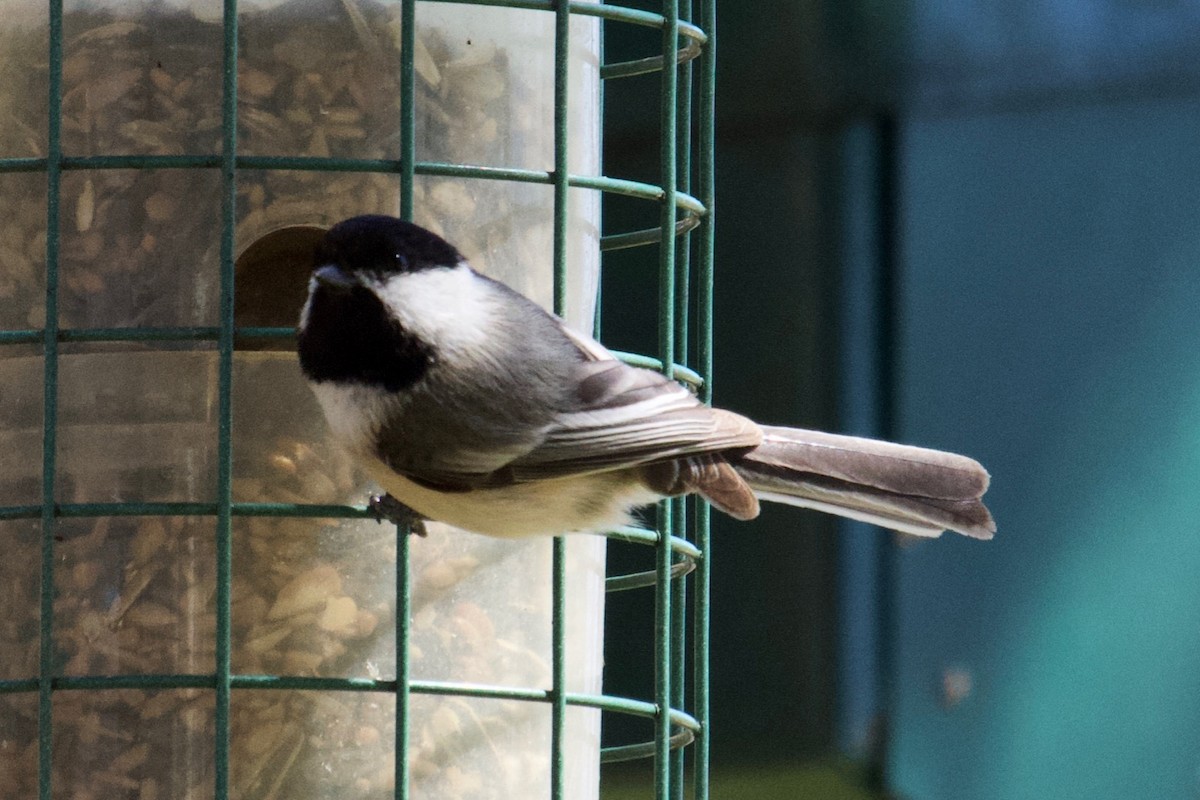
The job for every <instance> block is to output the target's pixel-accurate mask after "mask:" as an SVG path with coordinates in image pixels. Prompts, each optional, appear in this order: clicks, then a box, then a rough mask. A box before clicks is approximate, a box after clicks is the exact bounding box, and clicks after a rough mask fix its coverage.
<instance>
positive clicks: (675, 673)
mask: <svg viewBox="0 0 1200 800" xmlns="http://www.w3.org/2000/svg"><path fill="white" fill-rule="evenodd" d="M679 14H680V16H681V18H683V19H685V20H688V21H690V20H691V17H692V2H691V0H679ZM671 63H672V64H673V63H674V62H671ZM671 68H672V67H671V66H668V65H667V64H664V69H671ZM676 69H677V70H678V75H677V78H676V87H675V117H676V119H675V126H676V127H675V164H676V170H677V173H676V184H675V185H676V187H677V188H678V189H679V190H680V191H682V192H688V191H691V168H692V164H691V149H692V130H691V119H692V117H691V102H692V92H691V75H692V67H691V63H690V62H688V63H685V64H683V65H681V66H679V67H678V68H676ZM689 241H690V237H689V236H684V237H682V238H681V239H680V240H679V241H678V243H677V244H676V246H675V355H674V361H675V363H677V364H686V363H687V362H688V350H689V347H688V325H689V313H688V312H689V308H688V306H689V284H690V282H691V265H690V257H691V248H690V247H689ZM672 503H673V504H674V506H675V510H674V512H673V515H672V518H671V523H672V526H671V533H672V534H673V535H674V536H678V537H686V536H687V524H688V519H687V509H688V505H689V504H688V502H687V498H683V497H680V498H678V499H676V500H673V501H672ZM673 595H674V596H673V598H672V601H671V602H672V608H673V610H672V613H671V627H672V628H673V631H672V636H671V638H672V643H671V650H672V653H673V658H674V660H673V663H672V665H671V704H672V705H673V706H674V707H675V708H683V707H684V703H685V692H686V682H685V680H684V675H685V671H684V670H685V667H686V645H687V582H686V581H684V580H678V581H675V585H674V592H673ZM685 757H686V751H685V750H684V749H683V748H679V749H678V750H676V751H675V752H674V753H673V754H672V755H671V762H672V763H671V789H672V791H673V792H674V796H675V797H676V798H678V800H682V798H683V790H684V780H683V776H684V761H685Z"/></svg>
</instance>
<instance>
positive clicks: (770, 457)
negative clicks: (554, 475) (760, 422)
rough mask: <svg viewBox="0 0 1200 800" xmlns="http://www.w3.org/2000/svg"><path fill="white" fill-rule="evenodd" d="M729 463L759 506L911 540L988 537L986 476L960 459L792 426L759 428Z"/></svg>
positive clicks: (990, 522) (991, 530)
mask: <svg viewBox="0 0 1200 800" xmlns="http://www.w3.org/2000/svg"><path fill="white" fill-rule="evenodd" d="M729 461H730V463H731V464H732V465H733V467H734V468H735V469H736V470H737V472H738V474H739V475H740V476H741V477H742V478H743V479H744V480H745V481H746V482H747V483H748V484H750V487H751V488H752V489H753V490H754V493H755V494H757V495H758V496H759V497H760V498H762V499H763V500H771V501H774V502H779V503H787V504H788V505H794V506H802V507H804V508H814V509H817V510H819V511H824V512H828V513H832V514H837V515H840V516H843V517H849V518H851V519H857V520H862V521H865V522H871V523H874V524H876V525H881V526H883V527H885V528H890V529H892V530H897V531H903V532H905V533H911V534H915V535H918V536H940V535H941V534H942V532H943V531H946V530H951V531H956V532H958V533H961V534H963V535H965V536H971V537H974V538H976V539H990V538H992V535H993V534H994V533H995V532H996V524H995V522H994V521H993V520H992V515H991V514H990V513H989V512H988V510H987V508H986V507H985V506H984V505H983V502H982V501H981V499H980V498H981V497H982V496H983V493H984V492H985V491H987V487H988V480H989V476H988V473H987V470H985V469H984V468H983V466H982V465H980V464H979V462H977V461H975V460H974V459H970V458H967V457H966V456H960V455H955V454H954V453H946V452H942V451H940V450H928V449H925V448H921V447H912V446H909V445H902V444H893V443H891V442H881V441H877V440H874V439H863V438H860V437H856V436H840V435H838V434H831V433H822V432H820V431H809V430H801V429H798V428H776V427H763V442H762V444H761V445H759V446H758V447H757V448H755V449H754V450H751V451H748V452H746V453H743V454H741V455H739V456H736V457H730V459H729Z"/></svg>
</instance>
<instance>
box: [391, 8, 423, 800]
mask: <svg viewBox="0 0 1200 800" xmlns="http://www.w3.org/2000/svg"><path fill="white" fill-rule="evenodd" d="M400 37H401V40H400V218H401V219H405V220H412V218H413V183H414V180H415V170H416V161H417V144H416V142H417V121H416V120H417V115H416V81H417V77H416V76H417V73H416V68H415V65H414V60H413V52H414V50H415V49H416V38H417V4H416V0H401V4H400ZM411 534H412V528H411V525H410V524H398V525H396V688H395V692H394V697H395V703H396V711H395V719H396V721H395V726H396V733H395V737H396V738H395V744H394V746H395V750H394V752H395V758H394V761H393V767H392V769H393V774H394V778H393V782H394V784H395V791H394V794H395V798H396V800H408V798H409V795H410V793H411V792H410V790H411V783H412V781H411V777H412V776H411V775H410V774H409V769H408V761H409V732H410V730H411V727H412V726H411V718H412V714H411V703H410V702H409V701H410V698H411V693H412V662H411V653H410V647H409V642H410V640H411V638H412V610H411V604H412V574H411V571H410V565H409V559H410V543H411V538H412V537H411Z"/></svg>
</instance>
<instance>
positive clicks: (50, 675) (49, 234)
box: [38, 0, 63, 800]
mask: <svg viewBox="0 0 1200 800" xmlns="http://www.w3.org/2000/svg"><path fill="white" fill-rule="evenodd" d="M49 32H50V52H49V58H50V76H49V82H50V90H49V96H48V101H49V102H48V104H47V112H48V114H49V119H48V120H47V145H46V151H47V159H46V321H45V323H44V325H45V328H44V330H43V333H42V356H43V362H42V367H43V370H44V373H43V380H42V391H43V392H44V394H43V397H42V543H41V544H42V552H41V556H42V563H41V580H42V585H41V587H40V589H41V592H40V597H39V613H40V620H39V621H40V629H41V630H40V640H39V653H38V660H39V665H38V798H39V800H50V796H51V792H50V789H51V786H50V783H51V774H52V766H53V759H54V748H53V744H52V743H53V740H54V737H53V730H52V725H53V722H52V720H53V716H54V713H53V711H54V706H53V691H54V523H55V520H54V495H55V472H56V469H57V466H56V455H57V447H58V445H57V438H58V436H57V434H58V266H59V264H58V260H59V217H60V214H59V209H60V202H59V201H60V197H61V188H62V185H61V184H62V63H63V7H62V0H50V26H49Z"/></svg>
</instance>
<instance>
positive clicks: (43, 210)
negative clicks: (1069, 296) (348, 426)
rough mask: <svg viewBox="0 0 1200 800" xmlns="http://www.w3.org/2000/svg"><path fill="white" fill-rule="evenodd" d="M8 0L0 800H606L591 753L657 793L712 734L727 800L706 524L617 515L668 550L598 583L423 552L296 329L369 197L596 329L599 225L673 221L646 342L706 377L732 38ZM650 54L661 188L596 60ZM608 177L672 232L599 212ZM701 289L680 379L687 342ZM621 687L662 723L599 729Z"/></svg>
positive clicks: (2, 48)
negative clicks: (330, 244)
mask: <svg viewBox="0 0 1200 800" xmlns="http://www.w3.org/2000/svg"><path fill="white" fill-rule="evenodd" d="M5 11H6V20H5V25H4V29H3V31H2V32H0V109H2V110H3V119H4V121H3V123H0V191H2V192H3V196H4V197H5V198H6V199H7V202H6V204H5V213H4V214H3V215H0V297H2V298H3V303H0V440H2V442H0V542H3V545H2V546H3V553H4V558H3V559H2V560H0V608H2V609H3V611H4V613H3V619H2V620H0V785H2V786H4V787H5V789H4V790H3V792H0V793H4V794H5V796H12V797H22V798H34V797H37V798H39V799H40V800H49V798H51V797H54V798H60V797H61V798H68V797H69V798H92V797H95V798H114V797H121V798H124V797H127V798H137V800H174V799H175V798H179V799H180V800H193V799H196V800H198V799H199V798H211V797H215V798H217V799H218V800H224V799H225V798H263V799H264V800H265V799H267V798H326V797H328V798H335V797H336V798H346V797H396V798H409V797H411V798H439V800H447V799H449V798H535V797H551V798H568V797H569V798H573V799H574V798H587V797H595V796H597V793H598V783H599V763H600V761H601V760H602V759H603V760H621V759H628V758H654V759H655V764H656V769H655V776H656V778H655V795H656V796H657V797H660V798H665V797H669V796H682V793H683V783H684V782H683V764H684V761H683V751H684V748H683V746H684V745H687V744H689V743H693V742H694V745H693V748H694V750H695V751H696V754H695V759H694V762H695V776H694V778H695V779H694V780H693V781H692V782H691V786H692V789H691V791H692V792H693V794H694V796H696V797H705V796H707V780H706V774H707V760H708V756H707V739H706V737H705V736H704V730H703V725H702V722H703V718H704V712H705V708H706V696H707V673H706V669H707V654H706V651H705V648H706V647H707V611H706V602H707V564H706V563H705V561H704V559H703V558H702V557H701V553H702V551H703V548H704V545H705V538H706V536H707V511H706V510H705V509H697V510H696V511H695V512H694V513H691V514H687V513H686V512H687V509H686V508H685V506H684V505H683V504H682V503H674V504H671V505H670V506H668V507H664V508H663V509H662V510H661V511H660V513H659V515H658V518H659V521H660V525H661V526H662V527H661V533H660V532H659V531H655V530H644V531H642V530H627V531H618V532H614V535H615V536H616V537H618V538H621V539H624V540H626V541H632V542H634V543H636V544H640V545H649V546H650V547H652V548H654V549H655V552H656V567H655V569H654V570H653V571H650V572H647V573H645V574H639V575H624V576H614V577H610V578H607V586H606V579H605V576H604V546H605V539H604V538H603V537H598V536H574V537H566V538H563V539H555V540H536V541H522V542H508V541H498V540H492V539H487V538H484V537H479V536H475V535H471V534H465V533H461V532H452V531H449V530H447V529H446V528H445V527H444V526H440V525H432V526H431V536H430V537H429V538H428V539H418V540H413V539H410V537H409V536H408V535H407V531H405V530H397V529H395V528H394V527H393V526H389V525H380V524H378V523H376V522H375V521H374V520H372V519H369V518H368V517H367V515H366V513H365V512H364V510H363V508H362V502H363V500H364V499H365V497H366V496H367V493H368V492H369V490H370V489H371V487H370V486H369V484H368V483H366V482H365V481H364V479H363V478H362V477H361V476H360V475H359V474H357V473H356V471H355V470H354V469H353V468H352V466H351V465H350V464H349V463H347V461H346V460H345V459H344V457H343V456H342V455H341V454H340V453H339V451H338V450H337V449H336V448H335V447H333V446H332V444H331V443H330V442H329V440H328V438H327V433H326V430H325V426H324V422H323V419H322V417H321V414H320V411H319V409H318V408H317V406H316V403H315V401H314V400H313V398H312V397H311V394H310V392H309V391H308V389H307V388H306V387H305V385H304V383H303V381H302V379H301V377H300V374H299V370H298V368H297V365H296V358H295V354H294V325H295V319H296V316H297V314H298V309H299V307H300V304H301V302H302V301H303V297H304V292H305V290H306V285H307V272H308V270H309V268H310V267H311V264H310V263H309V255H310V254H311V248H312V244H313V241H314V239H315V237H316V236H319V235H320V232H321V230H323V229H324V228H325V227H327V226H329V225H331V224H333V223H334V222H336V221H338V220H340V219H343V218H345V217H348V216H351V215H354V214H359V213H392V214H400V215H402V216H404V217H406V218H409V219H412V220H414V221H415V222H417V223H419V224H421V225H424V226H426V227H428V228H431V229H433V230H434V231H437V232H439V233H442V234H444V235H445V236H446V237H447V238H448V239H449V240H450V241H451V242H453V243H454V244H455V245H456V246H457V247H458V248H459V249H460V250H462V251H463V253H464V254H465V255H466V256H467V257H468V258H469V259H470V260H471V261H472V263H474V264H475V265H476V266H478V267H480V268H482V269H483V270H484V271H485V272H488V273H489V274H492V275H494V276H496V277H498V278H500V279H502V280H504V281H506V282H508V283H510V284H512V285H514V286H515V287H517V288H519V289H520V290H522V291H524V292H525V293H526V294H529V295H530V296H532V297H534V298H535V299H537V300H538V301H540V302H541V303H542V304H543V305H545V306H546V307H547V308H553V309H555V310H556V311H558V312H559V313H562V314H564V315H565V316H566V317H567V318H568V320H570V321H571V322H572V323H573V324H575V325H576V326H578V327H580V328H581V329H588V328H590V327H591V326H592V324H593V313H592V312H593V309H594V307H595V298H596V287H597V284H598V274H599V260H600V252H601V250H603V249H613V248H619V247H630V246H638V245H642V244H657V245H658V246H659V250H660V263H661V267H662V269H661V272H662V291H661V293H660V298H659V300H658V302H659V308H660V317H661V319H660V325H661V337H660V339H661V352H660V353H658V354H657V356H658V357H657V358H651V357H649V356H642V357H634V356H630V358H631V359H634V360H637V361H639V363H645V364H652V365H655V366H657V367H658V368H662V369H666V370H668V371H669V372H672V373H674V374H676V375H677V376H678V377H681V378H682V379H685V380H690V381H691V382H692V383H693V384H694V385H696V386H697V388H698V390H699V391H700V392H701V393H702V394H704V395H705V396H707V392H708V385H707V383H706V381H705V378H706V377H707V374H708V369H707V364H708V363H709V358H710V353H709V350H708V343H707V335H708V327H707V326H708V311H707V309H708V308H709V299H710V298H709V291H710V286H711V280H710V277H709V276H710V272H709V271H710V268H711V215H708V214H706V207H710V206H711V197H710V196H709V194H708V193H709V192H711V99H712V94H711V77H712V74H711V41H710V38H709V37H708V36H706V34H705V33H704V32H703V31H702V30H701V28H699V27H697V26H695V25H692V24H691V23H688V22H686V21H682V20H681V19H680V18H679V9H678V8H677V7H676V5H675V4H674V3H668V4H665V8H664V9H663V13H662V14H654V13H648V12H643V11H635V10H631V9H626V8H622V7H618V6H611V5H601V4H590V3H567V2H537V1H536V0H526V1H525V2H474V3H442V2H420V3H416V2H412V1H411V0H405V1H403V2H401V1H399V0H388V1H386V2H376V0H288V1H287V2H280V0H241V2H235V0H225V2H223V3H222V2H219V1H218V2H213V1H212V0H171V1H170V2H159V3H155V4H147V3H142V2H127V1H126V0H50V2H48V3H47V2H43V1H42V0H37V2H34V1H33V0H29V2H26V0H18V2H15V3H9V4H7V5H6V8H5ZM706 11H707V12H708V15H707V17H706V18H707V19H708V20H710V21H711V18H712V17H711V11H712V9H711V4H710V7H709V8H707V9H706ZM684 12H685V16H686V15H688V13H689V12H690V8H687V7H685V8H684ZM602 24H606V25H609V26H622V27H630V26H642V27H644V28H651V29H656V30H658V31H660V32H661V43H662V48H663V51H662V52H661V53H649V54H647V57H646V58H644V59H640V60H637V61H633V62H624V63H618V64H601V57H600V52H601V46H600V33H601V30H600V29H601V25H602ZM699 56H703V58H702V60H701V61H700V62H699V63H700V64H701V65H703V66H702V68H701V69H699V70H698V71H697V75H698V76H699V78H700V79H701V80H700V91H699V93H698V96H699V103H694V102H693V98H692V93H691V90H690V84H691V81H692V73H693V69H694V68H693V66H692V65H691V64H690V63H689V62H691V61H692V60H693V59H695V58H697V57H699ZM664 63H665V64H679V65H680V66H677V67H676V68H674V69H667V70H663V69H662V65H663V64H664ZM652 71H653V72H658V73H659V74H660V75H661V78H662V84H661V85H662V97H661V103H660V105H661V111H662V119H663V127H662V133H661V136H662V164H661V167H662V180H661V182H660V185H650V184H642V183H636V182H632V181H624V180H618V179H614V178H608V177H603V176H601V175H600V167H599V153H600V135H601V128H602V122H601V118H600V111H601V103H600V97H601V89H602V85H603V82H604V80H608V79H616V78H620V77H623V76H627V75H634V74H641V73H645V72H652ZM693 105H698V106H699V111H700V126H699V131H700V135H699V140H698V157H697V158H696V159H695V161H696V164H695V165H693V163H692V159H691V150H692V137H691V133H690V130H691V124H690V109H691V107H692V106H693ZM695 167H698V169H695V170H694V168H695ZM693 171H695V172H696V174H697V175H698V177H699V180H700V187H699V188H700V191H699V192H697V193H696V196H693V195H692V194H689V193H687V190H688V188H689V185H688V184H689V175H690V174H691V173H692V172H693ZM663 187H666V188H665V189H664V188H663ZM603 192H611V193H615V194H619V195H624V196H627V197H632V198H638V199H641V200H643V201H645V208H646V209H647V212H648V213H647V217H648V218H649V219H651V220H653V224H652V225H651V226H650V227H648V228H647V229H646V230H643V231H633V232H618V233H612V234H610V235H606V236H603V237H602V236H601V235H600V219H599V217H600V215H599V208H600V196H601V194H602V193H603ZM705 201H707V202H705ZM696 228H698V229H699V230H698V231H697V232H695V233H691V231H693V230H694V229H696ZM680 236H683V237H684V238H678V237H680ZM689 238H690V239H692V240H693V241H694V244H695V246H694V247H689V246H688V240H689ZM692 262H695V263H696V264H698V267H697V268H696V270H694V272H695V274H693V270H692ZM689 285H694V286H695V287H696V288H697V291H698V292H699V293H700V297H699V304H698V305H699V308H700V309H701V311H700V319H699V320H698V322H697V323H696V324H694V325H693V328H692V334H693V335H694V334H695V333H696V332H697V331H698V332H699V334H700V336H699V346H698V349H697V351H696V353H695V361H696V363H697V364H698V365H699V366H698V367H696V368H695V369H688V368H686V367H682V366H677V364H680V363H681V362H683V361H685V360H686V358H687V355H688V353H687V347H686V342H687V340H688V339H689V332H688V325H687V316H686V309H687V306H688V304H687V303H686V302H683V301H682V300H681V298H682V297H686V287H688V286H689ZM689 539H690V542H689ZM692 570H695V575H694V576H693V577H692V578H690V579H688V580H691V581H693V582H694V586H693V587H692V589H693V591H692V597H691V600H692V602H693V603H694V606H693V607H692V608H691V609H690V611H691V612H692V619H694V621H695V623H696V629H695V635H694V637H692V641H691V642H688V641H687V639H688V637H687V636H686V635H685V630H684V624H683V623H684V619H685V615H686V614H687V613H688V611H689V609H685V607H684V603H685V599H687V598H686V595H685V591H684V586H685V580H684V579H683V578H682V577H681V576H683V575H685V574H687V573H689V572H691V571H692ZM639 587H653V589H652V591H654V592H655V593H656V653H657V665H658V671H657V674H656V677H655V696H654V697H652V698H643V699H630V698H618V697H610V696H606V695H604V694H602V690H601V683H600V673H601V667H602V663H601V657H602V656H601V645H602V636H601V632H602V622H603V608H604V602H603V600H604V593H605V591H606V589H607V590H608V591H614V590H621V589H629V588H639ZM647 590H650V589H647ZM687 645H690V646H691V647H693V648H696V649H697V652H696V656H695V659H694V660H695V664H696V672H695V680H694V685H693V686H689V687H688V692H689V696H691V697H692V698H693V700H692V706H693V708H692V712H691V713H690V714H689V713H685V711H684V710H683V705H684V698H685V693H684V688H685V686H684V685H685V681H684V677H685V676H684V675H683V662H684V648H685V646H687ZM687 677H688V678H689V681H687V682H688V683H692V681H691V680H690V679H691V677H692V676H691V675H689V676H687ZM602 712H609V713H626V714H634V715H639V716H643V717H646V718H647V719H648V720H649V723H648V725H647V730H648V731H650V730H651V729H652V730H653V735H652V736H651V735H650V734H648V736H647V741H646V742H645V743H633V744H628V745H622V746H617V747H612V748H608V749H605V750H604V751H603V752H602V751H601V747H600V736H599V728H600V716H601V713H602ZM9 793H11V794H9Z"/></svg>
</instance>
